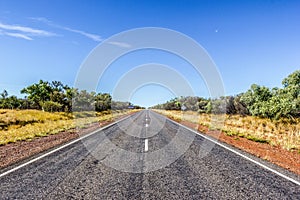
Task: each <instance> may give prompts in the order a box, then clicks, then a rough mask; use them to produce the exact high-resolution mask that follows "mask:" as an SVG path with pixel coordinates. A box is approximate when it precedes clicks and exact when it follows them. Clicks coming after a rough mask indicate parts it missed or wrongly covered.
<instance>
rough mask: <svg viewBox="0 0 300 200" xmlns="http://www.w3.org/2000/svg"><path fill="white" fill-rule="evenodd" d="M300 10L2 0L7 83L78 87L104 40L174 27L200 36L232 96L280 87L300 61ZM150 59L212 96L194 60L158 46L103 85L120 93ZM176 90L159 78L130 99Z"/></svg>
mask: <svg viewBox="0 0 300 200" xmlns="http://www.w3.org/2000/svg"><path fill="white" fill-rule="evenodd" d="M299 11H300V1H297V0H295V1H289V0H264V1H261V0H254V1H246V0H237V1H231V0H228V1H227V0H222V1H221V0H220V1H214V0H207V1H203V0H195V1H190V0H186V1H176V0H172V1H171V0H170V1H163V0H159V1H123V0H119V1H114V0H108V1H106V0H101V1H99V0H94V1H92V0H89V1H85V0H80V1H79V0H64V1H61V0H49V1H46V0H39V1H36V0H26V1H22V0H18V1H16V0H5V1H4V0H0V69H1V79H0V90H1V91H2V90H3V89H7V90H8V92H9V94H14V95H19V96H20V94H19V90H20V89H22V88H23V87H25V86H28V85H30V84H32V83H35V82H37V81H38V80H40V79H43V80H47V81H52V80H60V81H62V82H63V83H65V84H68V85H70V86H73V84H74V81H75V79H76V75H77V73H78V70H79V68H80V65H81V64H82V62H83V61H84V59H85V58H86V57H87V56H88V55H89V53H90V52H91V51H92V50H93V49H94V48H95V47H96V46H97V45H98V44H100V43H101V42H102V41H103V40H105V39H107V38H109V37H111V36H112V35H114V34H117V33H120V32H122V31H126V30H129V29H133V28H142V27H163V28H168V29H172V30H175V31H178V32H181V33H183V34H185V35H187V36H189V37H191V38H193V39H194V40H195V41H197V42H198V43H199V44H200V45H202V46H203V48H205V49H206V51H207V52H208V54H209V55H210V56H211V58H212V59H213V60H214V62H215V64H216V66H217V68H218V70H219V72H220V74H221V76H222V79H223V83H224V87H225V91H226V94H228V95H233V94H238V93H240V92H243V91H246V90H247V89H248V88H249V87H250V85H251V84H253V83H257V84H260V85H265V86H268V87H280V86H281V81H282V79H283V78H284V77H286V76H287V75H288V74H290V73H292V72H293V71H295V70H297V69H299V68H300V12H299ZM116 45H121V44H116ZM144 63H161V64H165V65H168V66H170V67H171V68H174V70H176V71H177V72H178V73H180V74H182V75H183V76H184V77H185V78H186V79H187V80H188V81H189V82H190V84H191V86H192V88H193V89H194V91H195V94H196V95H199V96H206V97H207V96H208V93H207V89H206V88H205V84H204V82H203V80H201V77H199V76H198V75H197V74H196V73H195V72H194V71H193V69H192V68H191V66H189V64H188V63H186V62H185V61H184V60H182V59H180V58H178V57H176V56H174V55H170V54H169V53H167V52H162V51H152V50H143V51H140V52H134V53H132V54H128V55H126V56H123V57H122V58H120V59H119V60H117V61H116V62H114V63H113V64H112V66H111V67H110V68H109V69H108V70H107V71H106V74H104V75H103V77H102V79H101V82H100V83H99V85H98V89H97V90H98V92H109V93H112V92H113V89H114V87H115V86H116V83H117V82H118V81H119V80H120V78H121V77H122V76H124V74H126V73H127V72H128V71H130V70H131V69H133V68H135V67H136V66H138V65H141V64H144ZM121 66H122V67H121ZM172 96H174V94H173V93H172V91H170V90H168V88H167V87H162V86H159V85H155V84H154V85H147V86H145V87H141V88H139V89H137V90H136V91H133V93H132V97H131V99H130V100H131V101H132V102H133V103H136V104H140V105H143V106H150V105H153V104H156V103H160V102H164V101H166V100H168V99H169V98H171V97H172Z"/></svg>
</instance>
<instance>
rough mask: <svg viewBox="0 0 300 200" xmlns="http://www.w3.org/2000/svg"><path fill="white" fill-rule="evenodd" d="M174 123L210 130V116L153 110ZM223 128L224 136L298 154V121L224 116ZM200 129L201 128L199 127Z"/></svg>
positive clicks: (299, 139)
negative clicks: (241, 138)
mask: <svg viewBox="0 0 300 200" xmlns="http://www.w3.org/2000/svg"><path fill="white" fill-rule="evenodd" d="M155 111H157V112H159V113H161V114H163V115H165V116H168V117H170V118H172V119H174V120H176V121H181V120H185V121H189V122H192V123H195V124H197V125H201V126H205V127H208V128H210V129H213V127H211V118H213V116H212V115H209V114H198V113H197V112H192V111H187V112H185V113H184V114H183V113H182V111H166V110H155ZM224 119H225V120H224V126H223V127H222V128H221V130H222V131H223V132H224V133H225V135H228V136H232V137H235V139H239V137H243V138H247V139H249V140H252V141H255V142H262V143H268V144H270V145H272V146H280V147H282V148H284V149H287V150H297V151H298V152H299V153H300V119H295V120H288V119H281V120H270V119H266V118H264V119H262V118H258V117H253V116H239V115H225V118H224ZM200 128H201V127H200Z"/></svg>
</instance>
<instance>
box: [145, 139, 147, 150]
mask: <svg viewBox="0 0 300 200" xmlns="http://www.w3.org/2000/svg"><path fill="white" fill-rule="evenodd" d="M147 151H148V139H145V152H147Z"/></svg>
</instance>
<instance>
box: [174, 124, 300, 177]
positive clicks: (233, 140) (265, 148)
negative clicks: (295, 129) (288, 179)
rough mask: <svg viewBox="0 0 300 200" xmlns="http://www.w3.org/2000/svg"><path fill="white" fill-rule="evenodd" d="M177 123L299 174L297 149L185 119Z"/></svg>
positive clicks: (299, 159)
mask: <svg viewBox="0 0 300 200" xmlns="http://www.w3.org/2000/svg"><path fill="white" fill-rule="evenodd" d="M179 123H181V124H183V125H185V126H188V127H190V128H192V129H196V130H198V131H199V132H201V133H205V134H207V135H209V136H212V137H214V138H218V139H219V140H220V141H222V142H225V143H227V144H230V145H232V146H234V147H236V148H238V149H242V150H244V151H246V152H248V153H251V154H253V155H255V156H257V157H259V158H262V159H265V160H268V161H270V162H272V163H274V164H276V165H279V166H281V167H283V168H285V169H288V170H290V171H292V172H294V173H296V174H298V175H300V153H299V152H297V151H288V150H285V149H283V148H281V147H278V146H272V145H270V144H267V143H259V142H254V141H251V140H248V139H246V138H242V137H236V136H228V135H226V134H225V133H224V132H220V131H212V130H209V129H208V127H206V126H201V125H197V124H194V123H191V122H187V121H179Z"/></svg>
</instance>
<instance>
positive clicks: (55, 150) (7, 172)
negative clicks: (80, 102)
mask: <svg viewBox="0 0 300 200" xmlns="http://www.w3.org/2000/svg"><path fill="white" fill-rule="evenodd" d="M131 116H132V115H129V116H127V117H125V118H123V119H120V120H118V121H116V122H114V123H111V124H109V125H107V126H104V127H101V128H99V129H97V130H94V131H93V132H91V133H89V134H87V135H84V136H82V137H80V138H78V139H76V140H73V141H71V142H69V143H67V144H65V145H63V146H60V147H58V148H56V149H53V150H52V151H50V152H48V153H45V154H43V155H41V156H39V157H37V158H34V159H32V160H29V161H28V162H26V163H23V164H21V165H19V166H16V167H15V168H12V169H10V170H8V171H6V172H3V173H2V174H0V178H1V177H3V176H6V175H8V174H10V173H12V172H14V171H16V170H18V169H21V168H22V167H25V166H26V165H29V164H31V163H34V162H35V161H38V160H40V159H42V158H44V157H46V156H48V155H50V154H52V153H55V152H57V151H59V150H61V149H63V148H65V147H67V146H70V145H72V144H74V143H76V142H79V141H80V140H82V139H85V138H87V137H89V136H91V135H93V134H95V133H97V132H99V131H102V130H104V129H107V128H109V127H111V126H113V125H115V124H117V123H119V122H121V121H123V120H126V119H128V118H129V117H131Z"/></svg>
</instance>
